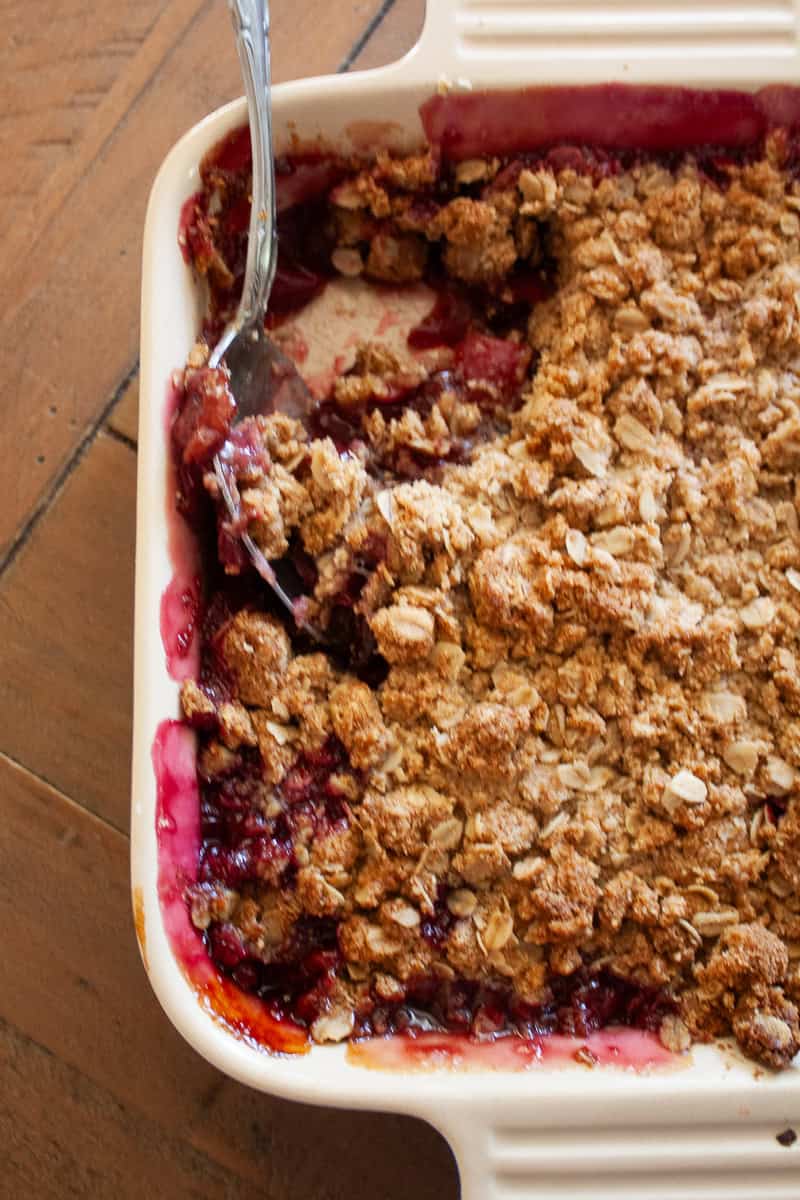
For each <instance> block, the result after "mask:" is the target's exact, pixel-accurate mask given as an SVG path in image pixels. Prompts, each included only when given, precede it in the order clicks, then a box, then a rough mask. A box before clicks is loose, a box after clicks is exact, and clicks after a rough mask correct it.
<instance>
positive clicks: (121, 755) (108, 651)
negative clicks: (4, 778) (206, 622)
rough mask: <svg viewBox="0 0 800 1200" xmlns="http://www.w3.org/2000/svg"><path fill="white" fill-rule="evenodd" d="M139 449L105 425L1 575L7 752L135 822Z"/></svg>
mask: <svg viewBox="0 0 800 1200" xmlns="http://www.w3.org/2000/svg"><path fill="white" fill-rule="evenodd" d="M135 493H136V457H135V455H134V454H133V453H132V452H131V451H130V450H129V449H128V447H127V446H123V445H122V444H121V443H119V442H118V441H116V440H115V439H112V438H110V437H108V436H107V435H105V434H102V435H101V436H100V437H99V438H98V440H97V441H96V442H95V443H94V445H93V446H92V447H91V449H90V450H89V452H88V454H87V455H86V457H85V458H84V459H83V461H82V462H81V463H80V465H79V466H78V468H77V469H76V470H75V472H74V473H73V475H72V476H71V477H70V479H69V480H68V481H67V485H66V487H65V488H64V491H63V492H62V493H61V495H60V496H59V498H58V500H57V502H56V503H55V504H54V505H53V507H52V508H51V509H50V511H49V512H48V513H47V514H46V515H45V517H44V518H43V519H42V521H41V522H40V523H39V524H38V525H37V527H36V529H35V530H34V532H33V535H32V536H31V538H30V540H29V541H28V543H27V544H26V545H25V546H24V547H23V548H22V550H21V551H20V553H19V555H18V557H17V558H16V560H15V561H14V562H13V563H12V564H11V566H10V567H9V568H8V570H7V571H6V572H5V574H4V575H3V576H2V578H0V710H2V712H3V721H2V723H0V750H1V751H3V752H4V753H6V754H8V755H9V756H10V757H11V758H14V759H16V760H17V761H18V762H21V763H23V764H24V765H25V766H27V767H29V768H30V769H31V770H33V771H35V772H36V773H37V774H39V775H41V776H43V777H44V778H45V779H47V780H49V781H50V782H51V783H52V784H54V786H56V787H57V788H59V789H60V790H61V791H63V792H66V793H67V794H68V795H70V796H73V797H74V798H75V799H76V800H77V801H79V802H80V803H81V804H84V805H86V807H87V808H90V809H91V810H92V811H93V812H96V813H99V814H100V815H101V816H103V817H105V818H106V819H107V820H109V821H110V822H111V823H112V824H113V825H115V826H116V827H117V828H119V829H126V828H127V824H128V811H129V806H130V739H131V699H132V697H131V691H132V678H131V669H132V668H131V625H132V621H133V546H134V528H135Z"/></svg>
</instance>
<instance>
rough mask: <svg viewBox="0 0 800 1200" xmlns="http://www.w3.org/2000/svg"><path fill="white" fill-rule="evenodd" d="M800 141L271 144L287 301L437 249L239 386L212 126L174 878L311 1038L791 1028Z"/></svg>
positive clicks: (201, 258)
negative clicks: (278, 151)
mask: <svg viewBox="0 0 800 1200" xmlns="http://www.w3.org/2000/svg"><path fill="white" fill-rule="evenodd" d="M793 146H794V143H793V140H792V138H791V137H790V136H789V135H788V134H787V133H786V132H785V131H784V130H781V129H779V128H774V129H772V130H771V132H769V133H765V135H764V136H763V137H761V138H760V139H757V140H756V141H754V142H753V143H752V144H748V145H747V146H743V147H738V148H734V149H728V150H727V151H719V152H716V151H714V150H713V149H707V148H703V149H698V150H695V151H694V152H693V151H682V152H674V151H664V152H662V151H660V150H659V151H650V152H647V151H644V150H642V151H638V150H633V149H628V150H624V151H611V150H605V151H604V150H601V149H586V148H576V147H575V146H570V145H556V146H551V147H547V148H544V149H539V150H537V151H535V152H531V153H527V154H526V153H506V154H502V153H498V155H497V156H496V157H493V156H491V155H488V156H487V155H484V154H481V155H480V156H478V157H471V158H464V157H461V158H459V157H458V156H451V157H448V156H447V155H446V154H443V153H442V152H441V147H437V146H436V145H432V146H431V147H430V148H429V149H426V150H424V151H423V152H420V153H416V154H413V155H407V156H404V157H403V156H395V157H392V156H390V155H389V154H388V153H386V154H384V153H380V154H378V155H377V157H376V158H375V159H374V160H372V161H369V162H366V161H364V160H358V161H357V160H355V159H352V160H351V159H347V160H346V159H341V158H336V157H334V156H331V155H322V154H313V155H312V154H305V155H303V154H296V155H294V156H293V157H289V158H286V159H283V160H281V161H280V162H279V163H278V186H279V210H280V221H279V229H280V251H281V257H280V266H279V271H278V277H277V281H276V287H275V293H274V297H273V302H272V305H271V310H270V323H271V324H272V325H273V327H274V334H275V336H276V337H277V338H280V336H281V333H282V330H284V329H285V327H286V323H287V321H289V322H290V321H291V320H292V319H293V316H294V315H295V314H297V313H298V312H299V311H300V310H302V309H304V308H305V307H306V306H307V305H309V303H311V302H317V300H318V299H319V298H320V297H321V296H322V294H323V292H324V291H325V289H326V288H329V287H341V286H343V287H348V286H363V284H364V281H369V282H370V285H374V287H375V288H378V289H381V288H383V289H384V290H387V289H397V288H398V287H402V288H406V287H408V288H414V287H416V288H418V289H419V288H422V287H423V286H425V287H427V288H429V289H430V305H429V307H430V311H429V313H428V315H427V316H425V317H424V319H423V320H421V321H419V322H418V323H417V324H416V325H415V326H414V328H412V329H411V332H410V333H409V334H408V337H407V339H406V340H405V344H404V345H403V346H402V347H401V349H398V348H397V346H396V345H395V346H390V345H389V344H388V342H387V341H385V340H384V339H381V338H377V339H373V340H369V341H364V342H362V343H361V344H359V345H358V346H357V347H355V349H354V351H353V352H352V353H351V354H350V356H349V359H348V360H347V362H346V363H345V365H343V366H342V368H341V370H340V372H339V373H338V376H337V377H336V378H335V379H333V380H332V382H331V385H330V387H329V388H328V390H327V391H326V392H325V394H324V395H321V396H320V398H319V401H318V403H317V404H316V407H315V409H314V411H313V413H312V414H311V416H310V417H309V418H308V420H306V421H305V422H303V423H301V422H300V421H298V420H295V419H293V418H291V417H289V416H286V415H282V414H280V413H275V414H273V415H271V416H266V417H261V418H257V419H251V420H247V421H243V422H241V423H238V424H236V423H234V417H235V397H233V396H232V395H231V392H230V389H229V379H228V375H227V371H226V369H225V368H224V367H223V368H220V369H216V370H211V369H210V368H209V367H208V366H207V359H208V353H209V351H208V347H209V345H213V342H214V338H215V337H216V335H217V334H218V332H219V330H220V328H221V326H222V324H223V323H224V321H225V320H226V319H227V318H228V317H229V316H230V315H231V313H232V312H233V311H234V309H235V306H236V301H237V297H238V292H239V288H240V285H241V279H242V273H243V266H244V259H245V251H246V230H247V220H248V213H249V198H248V188H249V170H250V166H249V162H250V160H249V143H248V139H247V135H246V133H244V132H237V133H235V134H233V135H231V136H230V137H229V138H228V139H226V141H225V142H224V143H222V144H221V145H220V146H218V147H216V148H215V150H214V151H213V152H212V153H211V154H210V155H209V156H208V157H207V159H206V160H205V161H204V163H203V167H202V172H201V173H202V180H203V187H202V190H201V191H200V192H199V193H198V194H197V195H196V196H194V197H193V198H192V199H191V201H190V202H189V203H188V204H187V206H186V208H185V210H184V215H183V220H182V226H181V234H180V238H181V244H182V246H183V248H184V251H185V254H186V256H187V259H188V260H189V261H190V262H191V263H192V264H193V266H194V268H195V269H196V271H197V272H198V273H199V274H200V275H203V276H205V277H206V279H207V281H208V285H209V297H210V299H209V308H208V313H207V317H206V322H205V325H204V329H203V338H202V339H201V340H200V341H199V342H198V343H197V345H196V347H195V349H194V350H193V352H192V354H191V356H190V359H189V362H188V364H187V365H186V367H185V370H184V371H183V373H182V377H181V383H180V397H179V404H178V409H177V413H176V417H175V420H174V423H173V427H172V444H173V452H174V460H175V464H176V471H177V481H178V500H177V502H178V507H179V509H180V511H181V512H182V513H183V515H184V516H185V517H186V519H187V520H189V522H190V523H191V525H192V527H193V528H194V530H195V531H196V534H197V538H198V541H199V544H200V546H201V548H202V553H203V562H204V566H203V572H204V598H203V611H202V614H201V615H200V617H199V618H198V619H199V622H200V626H201V668H200V672H199V675H198V677H197V679H195V680H192V681H189V682H187V683H185V684H184V685H183V690H182V704H183V712H184V716H185V719H186V721H187V722H189V723H190V724H191V725H192V726H193V727H194V728H195V729H196V730H197V731H198V740H199V751H198V775H199V780H200V790H201V798H202V814H201V816H202V856H201V862H200V864H199V873H198V878H197V881H196V882H195V883H194V884H192V885H191V886H190V888H189V890H188V903H189V905H190V910H191V918H192V921H193V922H194V925H195V926H196V927H197V928H198V929H199V930H202V931H204V936H205V938H206V942H207V947H208V952H209V954H210V956H211V958H212V960H213V962H214V963H215V964H216V965H217V967H218V968H219V969H220V970H221V971H222V972H224V973H225V974H227V975H229V976H232V978H233V980H234V981H235V982H236V984H237V985H238V986H239V987H241V988H242V989H244V990H245V991H247V992H251V993H254V994H257V995H258V996H260V997H261V998H262V999H263V1001H264V1003H265V1004H266V1005H268V1006H269V1007H270V1009H271V1011H272V1012H273V1013H275V1014H277V1015H279V1016H280V1017H281V1018H282V1019H285V1020H286V1021H291V1022H294V1023H296V1024H297V1025H300V1026H302V1027H304V1028H306V1029H307V1030H308V1031H309V1033H310V1036H311V1038H313V1039H314V1040H315V1041H318V1042H330V1041H341V1040H343V1039H346V1038H349V1037H356V1038H357V1037H360V1036H370V1035H376V1034H377V1035H382V1034H386V1033H392V1032H403V1031H405V1032H408V1033H410V1034H412V1035H413V1033H414V1032H416V1031H420V1030H451V1031H457V1032H459V1033H467V1034H471V1035H474V1036H476V1037H490V1036H501V1035H515V1034H519V1035H523V1036H530V1035H541V1034H544V1033H547V1032H560V1033H575V1034H577V1035H579V1036H585V1035H586V1034H587V1033H588V1032H590V1031H592V1030H593V1029H596V1028H600V1027H604V1026H608V1025H614V1024H623V1025H631V1026H635V1027H639V1028H643V1029H648V1030H652V1031H657V1032H658V1033H659V1034H660V1037H661V1039H662V1041H663V1042H664V1044H665V1045H666V1046H667V1047H668V1048H670V1049H672V1050H675V1051H683V1050H686V1049H687V1048H688V1047H689V1046H690V1044H691V1042H692V1041H693V1040H704V1041H707V1040H710V1039H712V1038H716V1037H720V1036H730V1035H733V1036H734V1037H735V1038H736V1040H737V1041H738V1043H739V1045H740V1046H741V1048H742V1049H743V1051H744V1052H745V1053H746V1054H747V1055H749V1056H751V1057H752V1058H755V1059H757V1060H759V1061H760V1062H761V1063H763V1064H766V1065H768V1066H770V1067H775V1068H779V1067H783V1066H786V1065H787V1064H789V1063H790V1062H791V1060H792V1058H793V1057H794V1055H795V1054H796V1052H797V1051H798V1049H800V1017H799V1016H798V1007H797V1005H798V1004H799V1003H800V657H799V656H800V644H798V637H799V635H800V536H799V535H798V503H800V485H799V484H798V477H797V473H798V467H800V182H798V178H797V174H796V153H795V150H794V149H793ZM217 452H219V453H220V454H221V456H222V460H223V463H224V469H225V470H226V471H227V472H228V475H229V478H230V480H231V482H232V484H233V485H234V486H235V487H236V488H237V490H238V492H239V495H240V497H241V507H242V519H241V521H240V522H239V523H238V524H234V523H232V522H231V521H230V520H229V519H228V517H227V515H226V512H225V509H224V507H223V506H222V504H221V502H220V497H219V494H218V489H217V484H216V480H215V476H214V473H213V470H212V469H211V459H212V457H213V455H214V454H215V453H217ZM244 528H246V529H247V530H248V531H249V533H250V534H251V536H252V537H253V538H254V540H255V541H256V542H257V544H258V545H259V546H260V547H261V549H262V550H263V552H264V554H265V555H266V557H267V558H268V559H269V560H270V561H271V562H272V563H273V565H274V567H275V569H276V572H277V574H278V577H279V578H280V580H281V582H282V583H283V585H284V587H285V588H286V590H287V591H288V592H289V593H290V594H291V595H292V597H294V607H295V620H294V622H293V621H292V619H291V618H290V617H288V616H287V615H286V614H284V613H282V612H281V610H280V608H279V607H278V606H277V604H276V603H275V601H274V599H273V597H272V596H271V594H270V592H269V589H268V588H267V586H266V585H265V584H264V583H263V582H262V581H261V579H260V578H259V577H258V576H257V575H256V573H255V572H254V570H253V569H252V567H251V566H250V563H249V559H248V557H247V555H246V554H245V553H244V551H243V549H242V546H241V544H240V540H239V539H240V534H241V533H242V531H243V529H244ZM309 626H313V627H315V628H318V629H321V630H323V631H324V635H325V636H324V641H321V642H315V641H314V640H313V638H312V637H311V636H309V634H308V632H307V630H308V627H309Z"/></svg>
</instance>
